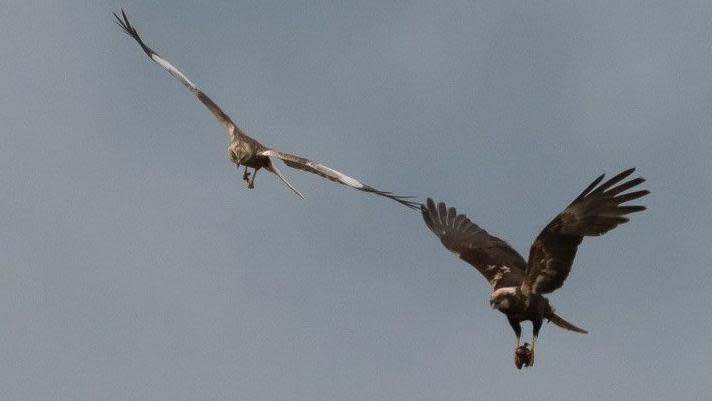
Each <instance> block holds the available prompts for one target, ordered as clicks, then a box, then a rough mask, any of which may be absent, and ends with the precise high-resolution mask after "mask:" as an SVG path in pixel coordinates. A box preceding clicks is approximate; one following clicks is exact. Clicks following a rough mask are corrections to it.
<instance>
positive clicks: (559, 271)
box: [522, 168, 650, 294]
mask: <svg viewBox="0 0 712 401" xmlns="http://www.w3.org/2000/svg"><path fill="white" fill-rule="evenodd" d="M634 171H635V169H632V168H631V169H628V170H625V171H623V172H622V173H620V174H618V175H616V176H614V177H613V178H611V179H609V180H608V181H606V182H604V183H603V184H600V185H599V186H598V187H596V185H598V184H599V183H600V182H601V181H602V180H603V177H604V176H603V175H601V176H600V177H598V178H596V180H595V181H594V182H593V183H591V184H590V185H589V186H588V187H586V189H585V190H584V191H583V192H582V193H581V194H580V195H579V196H578V197H576V199H574V201H573V202H571V204H570V205H569V206H568V207H567V208H566V209H565V210H564V211H563V212H561V213H560V214H559V215H558V216H556V217H555V218H554V220H552V221H551V222H550V223H549V224H548V225H547V226H546V227H545V228H544V230H542V232H541V233H540V234H539V236H538V237H537V238H536V240H535V241H534V244H532V247H531V249H530V251H529V261H528V267H527V271H526V278H525V279H524V283H523V284H522V290H523V292H525V293H529V292H532V293H539V294H545V293H549V292H552V291H554V290H556V289H558V288H560V287H561V286H562V285H563V284H564V281H565V280H566V277H567V276H568V274H569V272H570V271H571V265H572V264H573V261H574V257H575V256H576V250H577V248H578V245H579V244H580V243H581V241H582V240H583V237H585V236H597V235H602V234H605V233H607V232H608V231H610V230H612V229H614V228H615V227H616V226H618V225H620V224H623V223H626V222H628V221H629V219H628V218H627V217H624V216H625V215H627V214H630V213H635V212H640V211H643V210H645V206H640V205H629V206H624V205H621V204H622V203H625V202H628V201H631V200H634V199H638V198H641V197H643V196H645V195H647V194H649V193H650V192H649V191H647V190H642V191H635V192H629V193H626V194H622V195H618V194H621V193H623V192H625V191H626V190H628V189H631V188H633V187H635V186H636V185H639V184H641V183H643V182H645V179H643V178H640V177H639V178H635V179H632V180H630V181H626V182H623V183H622V184H619V183H620V182H621V181H623V180H624V179H626V178H627V177H628V176H630V175H631V174H632V173H633V172H634ZM616 184H619V185H618V186H616ZM616 195H618V196H616Z"/></svg>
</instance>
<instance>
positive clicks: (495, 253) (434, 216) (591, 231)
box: [421, 168, 649, 369]
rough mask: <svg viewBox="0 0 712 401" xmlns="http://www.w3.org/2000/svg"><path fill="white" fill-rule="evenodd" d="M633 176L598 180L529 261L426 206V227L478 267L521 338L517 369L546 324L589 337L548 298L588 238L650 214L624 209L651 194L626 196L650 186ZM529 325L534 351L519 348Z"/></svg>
mask: <svg viewBox="0 0 712 401" xmlns="http://www.w3.org/2000/svg"><path fill="white" fill-rule="evenodd" d="M633 171H635V169H633V168H631V169H629V170H626V171H623V172H622V173H620V174H618V175H616V176H615V177H613V178H611V179H609V180H608V181H606V182H604V183H602V184H601V181H602V180H603V177H604V175H601V176H600V177H598V178H596V179H595V180H594V181H593V182H592V183H591V184H590V185H589V186H588V187H586V189H584V190H583V192H582V193H581V194H580V195H579V196H578V197H576V199H574V200H573V202H571V204H570V205H568V206H567V207H566V209H564V211H563V212H561V213H560V214H559V215H558V216H556V217H555V218H554V219H553V220H552V221H551V222H550V223H549V224H548V225H547V226H546V227H544V229H543V230H542V231H541V233H540V234H539V236H538V237H537V238H536V239H535V240H534V243H533V244H532V246H531V249H530V251H529V260H528V261H525V260H524V258H522V257H521V256H520V255H519V254H518V253H517V251H515V250H514V249H512V248H511V247H510V246H509V245H508V244H507V243H506V242H504V241H503V240H501V239H499V238H497V237H494V236H492V235H490V234H488V233H487V232H486V231H485V230H483V229H481V228H480V227H478V226H477V225H476V224H475V223H473V222H471V221H470V220H469V219H468V218H467V217H466V216H465V215H464V214H457V210H456V209H455V208H453V207H451V208H448V207H447V206H446V205H445V204H444V203H442V202H441V203H439V204H437V205H436V204H435V202H433V200H432V199H430V198H428V200H427V204H426V205H421V212H422V214H423V219H424V220H425V224H426V225H427V226H428V228H430V230H431V231H432V232H434V233H435V235H437V236H438V237H439V238H440V241H441V242H442V243H443V245H444V246H445V248H447V249H448V250H450V251H452V252H453V253H455V254H456V255H457V256H459V257H460V258H461V259H463V260H464V261H466V262H467V263H469V264H471V265H473V266H474V267H475V268H476V269H477V270H478V271H479V272H480V273H482V275H483V276H484V277H485V278H486V279H487V281H488V282H489V284H490V285H491V287H492V293H491V295H490V305H491V306H492V307H493V308H496V309H498V310H499V311H500V312H502V313H504V314H505V315H506V316H507V320H508V321H509V324H510V325H511V326H512V329H514V334H515V335H516V336H517V345H516V347H515V356H514V359H515V365H516V366H517V368H518V369H521V367H522V366H523V365H524V366H532V365H533V364H534V348H535V347H536V341H537V337H538V336H539V329H541V325H542V323H543V321H544V319H546V320H548V321H550V322H552V323H554V324H555V325H557V326H559V327H561V328H562V329H566V330H570V331H574V332H577V333H583V334H586V333H587V331H586V330H583V329H581V328H579V327H576V326H574V325H573V324H571V323H569V322H567V321H566V320H564V319H562V318H561V317H560V316H559V315H557V314H556V313H555V312H554V308H553V307H552V306H551V304H550V303H549V300H548V299H547V298H545V297H544V296H543V294H548V293H550V292H553V291H554V290H556V289H558V288H560V287H561V286H562V285H563V284H564V280H566V277H567V276H568V275H569V272H570V271H571V265H572V264H573V261H574V256H576V249H577V247H578V245H579V244H580V243H581V241H582V240H583V237H587V236H598V235H602V234H605V233H607V232H608V231H610V230H612V229H613V228H615V227H616V226H618V225H619V224H623V223H625V222H627V221H628V217H626V215H628V214H629V213H633V212H640V211H642V210H645V207H644V206H639V205H623V203H626V202H628V201H632V200H634V199H638V198H640V197H642V196H645V195H647V194H648V193H649V192H648V191H646V190H639V191H634V192H626V191H628V190H629V189H631V188H633V187H635V186H637V185H639V184H641V183H642V182H644V181H645V180H644V179H643V178H640V177H638V178H635V179H631V180H627V181H624V180H625V179H626V178H627V177H628V176H630V175H631V174H632V173H633ZM623 181H624V182H623ZM599 184H600V185H599ZM527 320H529V321H531V322H532V327H533V335H532V344H531V348H528V344H527V343H525V344H524V345H523V346H520V339H521V335H522V327H521V325H520V323H521V322H523V321H527Z"/></svg>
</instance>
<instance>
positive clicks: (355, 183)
mask: <svg viewBox="0 0 712 401" xmlns="http://www.w3.org/2000/svg"><path fill="white" fill-rule="evenodd" d="M307 166H309V167H311V168H313V169H314V170H317V171H319V172H320V173H322V174H326V175H328V176H330V177H334V178H336V179H337V180H339V181H340V182H342V183H344V184H346V185H348V186H350V187H353V188H357V189H362V188H363V187H364V185H363V184H361V182H360V181H359V180H357V179H355V178H351V177H349V176H348V175H346V174H343V173H340V172H338V171H336V170H334V169H333V168H329V167H326V166H324V165H323V164H319V163H315V162H309V163H307Z"/></svg>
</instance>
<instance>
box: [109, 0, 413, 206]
mask: <svg viewBox="0 0 712 401" xmlns="http://www.w3.org/2000/svg"><path fill="white" fill-rule="evenodd" d="M114 17H116V21H115V22H116V23H117V24H118V25H119V26H120V27H121V29H122V30H123V31H124V32H125V33H126V34H128V35H129V36H131V37H132V38H133V39H134V40H135V41H136V42H137V43H138V44H139V46H141V49H143V51H144V53H146V55H147V56H148V57H149V58H150V59H151V60H152V61H153V62H155V63H156V64H158V65H160V66H161V67H162V68H163V69H165V70H166V71H168V73H170V74H171V75H172V76H173V77H175V78H176V79H178V80H179V81H180V82H181V83H182V84H183V85H185V87H187V88H188V89H189V90H190V91H191V92H192V93H193V94H194V95H195V96H196V97H197V98H198V100H200V102H202V103H203V104H204V105H205V106H206V107H207V108H208V109H209V110H210V112H212V113H213V115H214V116H215V118H217V120H218V121H219V122H220V124H221V125H222V126H223V128H225V130H226V131H227V132H228V134H229V136H230V144H229V146H228V157H229V158H230V160H231V161H232V162H233V163H235V164H236V165H237V167H238V168H239V167H240V166H244V167H245V171H244V173H243V175H242V178H243V180H245V181H246V182H247V186H248V188H254V186H255V176H256V174H257V171H259V170H260V169H263V168H264V169H266V170H267V171H269V172H271V173H273V174H275V175H277V177H279V179H280V180H282V182H284V183H285V184H286V185H287V186H289V188H290V189H291V190H292V191H294V193H296V194H297V195H299V196H300V197H302V198H303V196H302V194H301V193H300V192H299V191H297V190H296V189H295V188H294V186H292V184H290V183H289V181H287V179H286V178H285V177H284V175H282V173H281V172H280V171H279V169H278V168H277V166H276V165H275V163H274V160H276V159H280V160H282V161H283V162H284V163H285V164H286V165H287V166H289V167H292V168H296V169H299V170H303V171H307V172H310V173H312V174H317V175H319V176H321V177H324V178H326V179H328V180H331V181H333V182H337V183H339V184H342V185H346V186H349V187H351V188H354V189H357V190H359V191H364V192H370V193H373V194H376V195H380V196H383V197H386V198H389V199H392V200H394V201H396V202H398V203H400V204H402V205H405V206H407V207H410V208H413V209H417V208H418V204H417V203H416V202H414V201H411V200H409V198H410V197H408V196H399V195H394V194H392V193H390V192H385V191H381V190H378V189H376V188H374V187H371V186H369V185H366V184H364V183H362V182H360V181H359V180H357V179H355V178H352V177H349V176H348V175H346V174H343V173H341V172H339V171H336V170H334V169H332V168H329V167H327V166H325V165H323V164H321V163H317V162H314V161H311V160H309V159H306V158H303V157H300V156H296V155H293V154H290V153H287V152H281V151H277V150H275V149H272V148H269V147H267V146H265V145H263V144H261V143H260V142H258V141H257V140H255V139H254V138H252V137H250V136H248V135H247V134H245V133H244V132H243V131H242V130H241V129H240V128H239V127H238V126H237V125H236V124H235V123H234V122H233V121H232V120H231V119H230V117H228V115H227V114H225V112H223V111H222V109H221V108H220V107H219V106H218V105H217V104H216V103H215V102H213V101H212V100H211V99H210V98H209V97H208V95H206V94H205V92H203V91H202V90H201V89H200V88H198V86H197V85H195V84H194V83H193V82H192V81H191V80H190V79H188V77H187V76H186V75H185V74H183V73H182V72H181V71H180V70H178V69H177V68H176V67H175V66H173V64H171V63H170V62H168V60H166V59H164V58H163V57H161V56H159V55H158V53H156V52H155V51H154V50H153V49H151V48H150V47H148V46H147V45H146V44H145V43H144V42H143V40H142V39H141V37H140V36H139V34H138V31H136V28H134V27H133V26H132V25H131V24H130V23H129V20H128V18H127V17H126V13H124V11H123V10H121V17H119V16H118V15H117V14H114ZM248 168H251V169H253V171H252V172H249V171H248V170H247V169H248ZM250 175H251V177H250Z"/></svg>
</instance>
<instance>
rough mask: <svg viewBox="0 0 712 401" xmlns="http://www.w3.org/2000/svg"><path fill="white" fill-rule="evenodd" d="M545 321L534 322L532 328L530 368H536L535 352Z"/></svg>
mask: <svg viewBox="0 0 712 401" xmlns="http://www.w3.org/2000/svg"><path fill="white" fill-rule="evenodd" d="M542 323H543V321H542V320H541V319H540V320H534V321H532V326H533V329H534V330H533V331H532V334H533V335H532V350H531V355H530V357H529V361H528V362H529V363H528V366H534V350H535V348H536V340H537V338H539V330H540V329H541V325H542Z"/></svg>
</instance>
